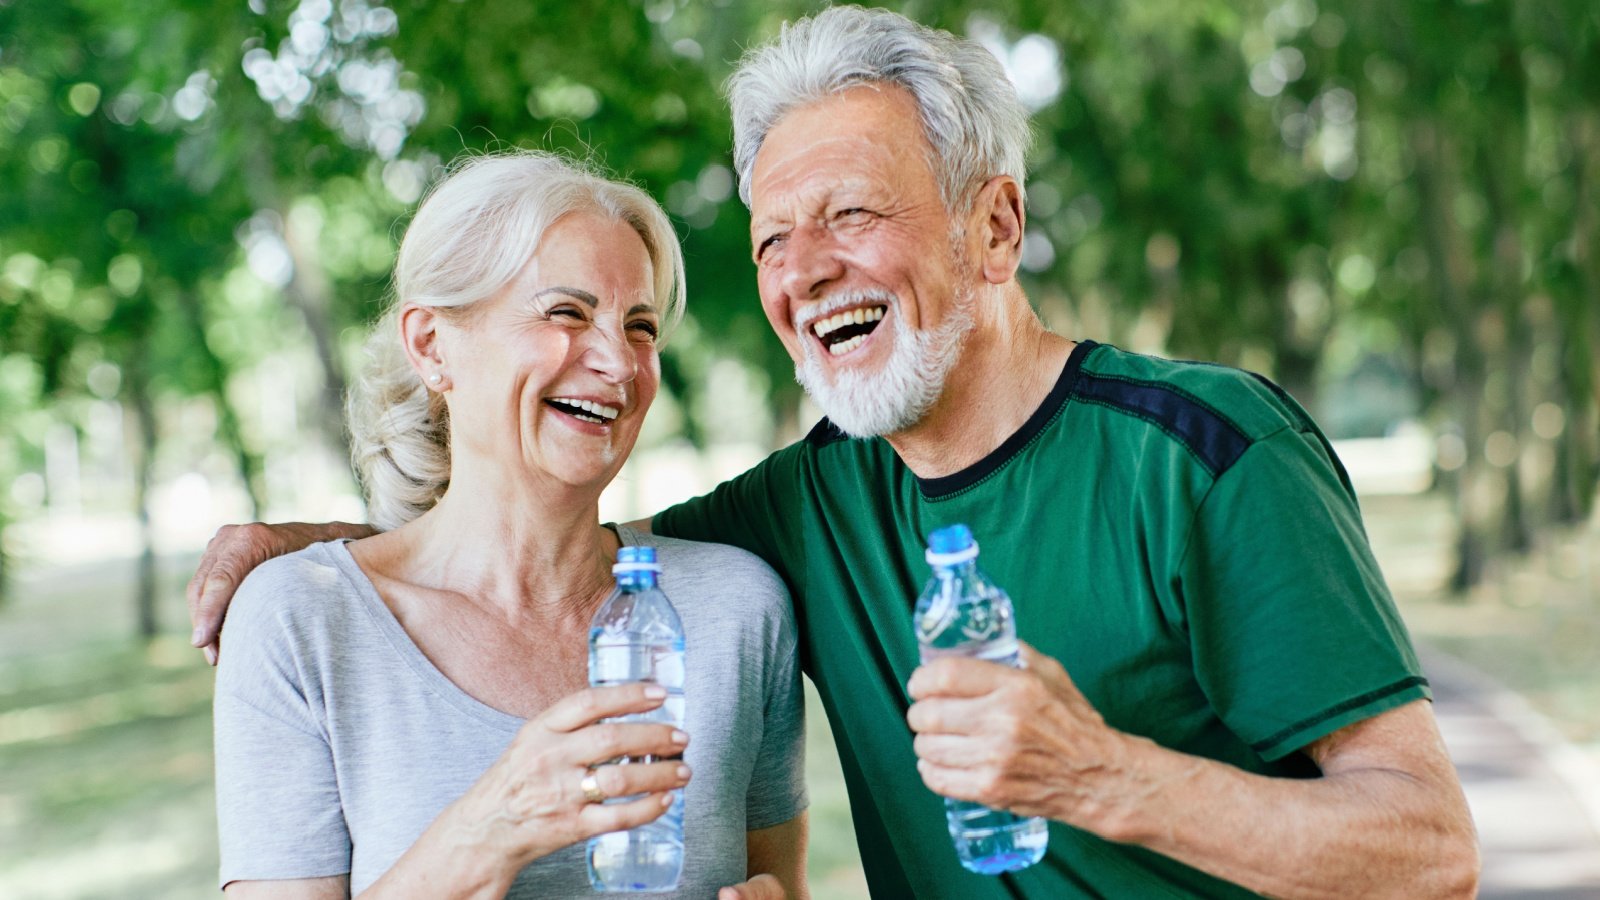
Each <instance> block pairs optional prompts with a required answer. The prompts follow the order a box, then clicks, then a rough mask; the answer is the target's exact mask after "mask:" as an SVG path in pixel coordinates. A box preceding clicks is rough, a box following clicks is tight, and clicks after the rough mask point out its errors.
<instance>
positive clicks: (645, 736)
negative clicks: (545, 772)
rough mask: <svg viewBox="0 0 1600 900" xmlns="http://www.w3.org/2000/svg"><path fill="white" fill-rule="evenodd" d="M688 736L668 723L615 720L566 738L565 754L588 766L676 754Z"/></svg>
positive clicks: (681, 750) (577, 763)
mask: <svg viewBox="0 0 1600 900" xmlns="http://www.w3.org/2000/svg"><path fill="white" fill-rule="evenodd" d="M688 744H689V735H687V734H685V733H684V732H682V731H679V730H678V729H676V728H673V727H672V726H671V725H657V724H654V723H645V722H619V723H616V724H611V725H594V726H591V727H589V728H585V729H584V730H583V732H582V733H581V734H574V735H572V736H571V738H569V739H568V740H567V746H566V747H565V748H564V752H565V755H567V756H568V757H569V758H570V759H571V761H572V762H573V763H574V764H576V765H580V766H592V765H598V764H599V763H603V762H609V761H610V760H613V759H619V758H621V757H624V756H631V757H635V758H638V757H641V756H679V755H681V754H682V753H683V748H684V747H686V746H688Z"/></svg>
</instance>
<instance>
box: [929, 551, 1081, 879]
mask: <svg viewBox="0 0 1600 900" xmlns="http://www.w3.org/2000/svg"><path fill="white" fill-rule="evenodd" d="M977 559H978V544H977V542H976V541H974V540H973V539H972V531H971V529H969V528H967V526H965V525H950V526H948V527H946V528H941V529H939V530H938V531H935V532H934V533H933V534H930V535H928V552H927V560H928V564H929V565H931V566H933V578H932V579H931V580H930V581H929V582H928V586H927V587H925V588H923V590H922V596H920V597H918V598H917V609H916V628H917V643H918V645H919V646H920V647H921V648H922V661H923V662H924V663H928V662H931V661H933V660H935V659H938V658H940V657H944V656H970V657H976V658H978V659H985V660H989V661H990V662H997V663H1000V664H1001V665H1006V666H1011V667H1013V668H1016V667H1017V666H1018V662H1017V624H1016V621H1015V619H1014V618H1013V617H1012V610H1011V598H1010V597H1009V596H1007V595H1006V592H1005V591H1003V590H1001V589H1000V588H999V587H997V586H996V585H995V583H994V582H992V581H990V580H989V577H988V576H987V575H985V574H983V572H982V571H980V570H979V569H978V563H977ZM944 810H945V819H946V820H947V821H948V823H949V825H950V840H951V841H952V842H953V843H954V844H955V846H956V856H957V857H959V858H960V860H961V865H962V866H963V867H965V868H966V869H967V870H968V871H971V872H977V873H978V874H980V875H998V874H999V873H1001V872H1014V871H1016V870H1018V869H1026V868H1027V867H1028V866H1031V865H1033V864H1034V863H1036V862H1038V861H1039V860H1040V859H1041V858H1042V857H1043V856H1044V850H1045V845H1046V844H1047V843H1048V842H1049V840H1050V833H1049V832H1048V831H1047V830H1046V827H1045V820H1044V819H1041V818H1037V817H1032V818H1026V817H1023V816H1019V815H1016V814H1014V813H1009V812H1006V811H1005V810H999V809H990V808H988V807H987V806H982V805H980V804H977V803H969V802H967V801H964V800H951V799H949V798H948V797H947V798H945V801H944Z"/></svg>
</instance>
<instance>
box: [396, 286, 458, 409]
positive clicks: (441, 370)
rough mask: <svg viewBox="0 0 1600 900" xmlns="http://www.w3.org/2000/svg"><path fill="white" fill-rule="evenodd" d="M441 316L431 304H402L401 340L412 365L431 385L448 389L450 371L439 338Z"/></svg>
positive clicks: (435, 388) (424, 380)
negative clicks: (446, 386) (446, 365)
mask: <svg viewBox="0 0 1600 900" xmlns="http://www.w3.org/2000/svg"><path fill="white" fill-rule="evenodd" d="M440 321H441V320H440V317H439V313H438V311H437V310H435V309H434V308H433V307H431V306H420V305H418V304H415V303H408V304H406V305H405V306H403V307H401V308H400V343H401V346H403V347H404V348H405V351H406V359H408V360H410V361H411V368H412V369H414V370H415V371H416V373H417V375H418V376H419V377H420V378H421V379H422V382H423V383H424V384H426V385H427V386H428V387H429V388H430V389H432V390H436V391H440V390H444V387H445V385H447V384H449V378H450V373H449V372H448V371H447V370H446V368H445V358H444V352H443V350H444V348H443V347H441V346H440V341H439V323H440Z"/></svg>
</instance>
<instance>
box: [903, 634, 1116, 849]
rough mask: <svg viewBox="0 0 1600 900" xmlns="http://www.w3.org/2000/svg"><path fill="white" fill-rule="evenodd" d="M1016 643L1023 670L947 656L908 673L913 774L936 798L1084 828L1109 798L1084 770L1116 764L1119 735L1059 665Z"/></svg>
mask: <svg viewBox="0 0 1600 900" xmlns="http://www.w3.org/2000/svg"><path fill="white" fill-rule="evenodd" d="M1019 645H1020V648H1021V656H1022V662H1023V665H1024V668H1022V669H1012V668H1009V667H1007V666H1002V665H999V664H997V663H992V662H985V661H983V660H978V659H966V658H959V657H947V658H944V659H939V660H935V661H934V662H931V663H929V664H927V665H925V666H922V667H921V668H919V669H917V671H916V672H914V673H912V675H911V682H910V684H909V685H907V688H908V690H909V691H910V693H911V696H912V698H913V699H914V700H916V703H914V704H913V705H912V706H911V709H910V711H909V712H907V713H906V721H907V723H909V724H910V726H911V730H912V731H915V732H916V733H917V738H916V742H915V744H914V745H913V746H914V748H915V750H916V753H917V771H919V772H920V773H921V774H922V781H923V783H924V784H926V785H927V786H928V788H929V789H930V790H932V791H933V792H934V793H936V794H940V795H942V796H945V797H951V798H953V799H956V800H970V801H972V802H975V803H981V804H983V805H984V806H988V807H991V808H994V809H1007V810H1010V811H1012V812H1014V813H1017V814H1018V815H1023V816H1044V817H1046V818H1050V819H1058V820H1061V821H1064V822H1070V823H1072V824H1075V825H1080V827H1083V826H1084V825H1086V824H1087V823H1086V822H1085V818H1086V816H1088V815H1090V814H1093V813H1097V812H1103V811H1105V806H1106V802H1108V801H1102V799H1101V798H1100V797H1098V796H1097V793H1096V791H1095V789H1094V784H1093V783H1091V781H1090V779H1089V778H1088V777H1087V776H1091V775H1095V776H1100V775H1103V774H1104V772H1105V770H1106V769H1107V768H1108V767H1116V766H1118V765H1119V764H1120V760H1121V757H1120V755H1119V753H1118V749H1119V747H1118V745H1119V742H1121V741H1124V740H1126V739H1127V736H1126V735H1122V734H1120V733H1119V732H1116V731H1114V730H1113V729H1111V728H1110V727H1108V726H1107V725H1106V724H1105V720H1104V719H1102V718H1101V717H1100V714H1099V713H1098V712H1096V711H1095V709H1094V707H1093V706H1090V705H1089V701H1088V700H1086V699H1084V696H1083V694H1082V693H1080V692H1079V691H1078V688H1077V686H1075V685H1074V684H1073V683H1072V679H1070V678H1068V677H1067V673H1066V670H1065V669H1063V668H1062V667H1061V664H1060V663H1058V662H1056V661H1055V660H1054V659H1051V658H1050V657H1048V656H1044V655H1043V654H1041V653H1039V652H1038V651H1036V650H1034V649H1033V648H1032V647H1029V646H1028V645H1027V644H1021V643H1020V642H1019Z"/></svg>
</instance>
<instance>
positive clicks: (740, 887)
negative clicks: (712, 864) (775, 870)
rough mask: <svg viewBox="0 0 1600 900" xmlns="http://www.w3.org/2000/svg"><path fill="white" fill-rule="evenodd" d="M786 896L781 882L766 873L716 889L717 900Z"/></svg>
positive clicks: (768, 899)
mask: <svg viewBox="0 0 1600 900" xmlns="http://www.w3.org/2000/svg"><path fill="white" fill-rule="evenodd" d="M787 896H789V895H788V893H787V892H785V891H784V889H783V882H781V881H779V880H778V879H777V878H776V877H774V876H772V875H766V874H762V875H757V876H756V877H754V878H752V879H750V880H749V881H745V882H741V883H739V884H730V885H728V886H727V887H725V888H723V889H722V890H720V891H717V900H784V898H785V897H787Z"/></svg>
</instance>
